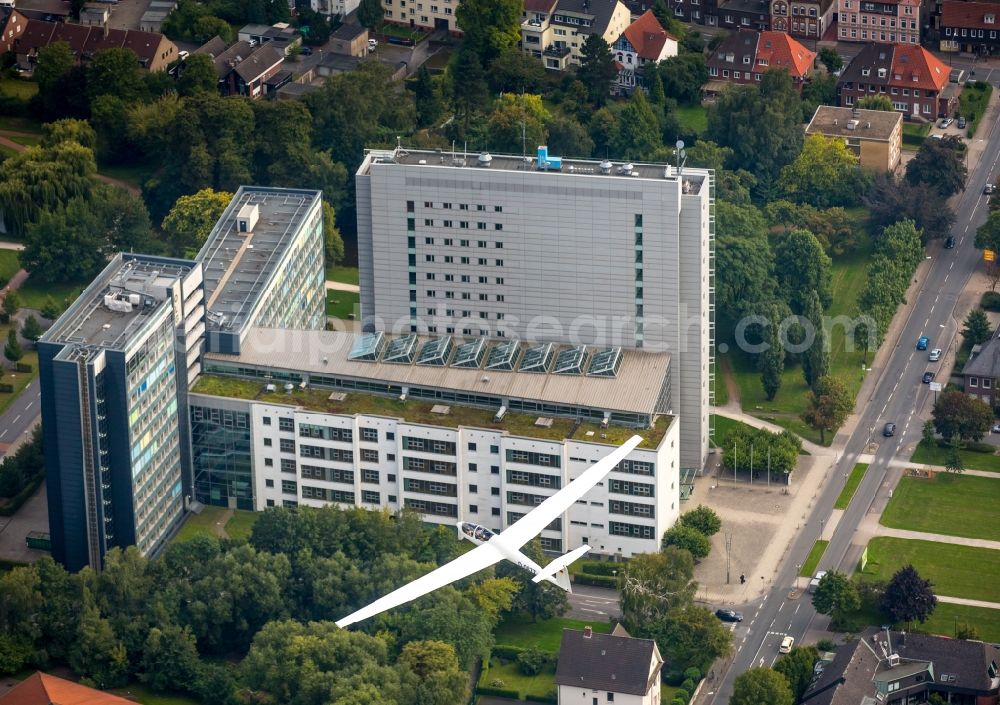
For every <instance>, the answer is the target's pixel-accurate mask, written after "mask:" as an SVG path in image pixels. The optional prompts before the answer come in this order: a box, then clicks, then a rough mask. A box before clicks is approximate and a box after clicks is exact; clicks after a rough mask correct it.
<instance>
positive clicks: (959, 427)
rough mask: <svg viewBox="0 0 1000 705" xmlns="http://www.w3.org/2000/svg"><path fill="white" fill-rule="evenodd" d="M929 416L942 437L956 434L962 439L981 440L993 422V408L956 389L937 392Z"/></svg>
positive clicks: (950, 436)
mask: <svg viewBox="0 0 1000 705" xmlns="http://www.w3.org/2000/svg"><path fill="white" fill-rule="evenodd" d="M931 417H932V418H933V419H934V428H935V429H937V432H938V433H939V434H940V435H941V437H942V438H952V437H954V436H957V437H958V438H960V439H961V440H963V441H967V440H973V441H979V440H981V439H982V437H983V436H984V435H986V434H987V433H989V430H990V426H991V425H992V424H993V410H992V409H991V408H990V405H989V404H987V403H986V402H984V401H981V400H979V399H974V398H973V397H970V396H969V395H967V394H965V393H964V392H957V391H945V392H941V393H939V394H938V395H937V401H935V402H934V408H933V409H932V410H931Z"/></svg>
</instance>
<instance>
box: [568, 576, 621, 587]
mask: <svg viewBox="0 0 1000 705" xmlns="http://www.w3.org/2000/svg"><path fill="white" fill-rule="evenodd" d="M573 582H574V583H577V584H578V585H593V586H595V587H603V588H611V589H612V590H614V589H616V588H617V587H618V578H614V577H611V576H607V575H588V574H586V573H577V574H576V575H574V576H573Z"/></svg>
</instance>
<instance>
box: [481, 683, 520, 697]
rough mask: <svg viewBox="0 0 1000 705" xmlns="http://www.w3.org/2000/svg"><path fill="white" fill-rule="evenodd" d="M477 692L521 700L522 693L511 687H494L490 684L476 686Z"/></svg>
mask: <svg viewBox="0 0 1000 705" xmlns="http://www.w3.org/2000/svg"><path fill="white" fill-rule="evenodd" d="M476 693H477V694H479V695H495V696H496V697H498V698H510V699H511V700H520V698H521V694H520V693H519V692H517V691H516V690H511V689H510V688H494V687H493V686H489V685H481V686H479V687H478V688H476Z"/></svg>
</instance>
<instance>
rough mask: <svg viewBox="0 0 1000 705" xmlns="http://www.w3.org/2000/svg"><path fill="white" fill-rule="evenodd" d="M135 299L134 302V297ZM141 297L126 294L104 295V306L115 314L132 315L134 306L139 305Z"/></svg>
mask: <svg viewBox="0 0 1000 705" xmlns="http://www.w3.org/2000/svg"><path fill="white" fill-rule="evenodd" d="M133 296H134V297H135V301H134V302H133V301H132V297H133ZM139 300H140V299H139V296H138V295H137V294H132V295H126V294H105V295H104V305H105V306H106V307H107V309H108V310H109V311H114V312H115V313H131V312H132V308H133V307H134V306H138V305H139Z"/></svg>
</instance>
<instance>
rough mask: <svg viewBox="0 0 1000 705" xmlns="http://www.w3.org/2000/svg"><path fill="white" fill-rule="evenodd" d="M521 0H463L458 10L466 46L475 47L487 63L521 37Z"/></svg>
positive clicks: (474, 49) (475, 50) (484, 62)
mask: <svg viewBox="0 0 1000 705" xmlns="http://www.w3.org/2000/svg"><path fill="white" fill-rule="evenodd" d="M522 9H523V4H522V2H521V0H463V2H462V3H461V4H460V5H459V6H458V8H456V10H455V22H456V23H457V24H458V26H459V27H461V28H462V33H463V35H464V36H463V38H462V44H463V47H468V48H469V49H471V50H472V51H474V52H475V53H476V54H477V55H478V56H479V60H480V61H481V62H482V65H483V66H489V64H490V62H491V61H493V59H495V58H497V57H498V56H500V55H501V54H503V53H504V52H505V51H507V50H508V49H510V48H511V47H513V46H515V45H516V44H517V43H518V42H519V41H521V11H522Z"/></svg>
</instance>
